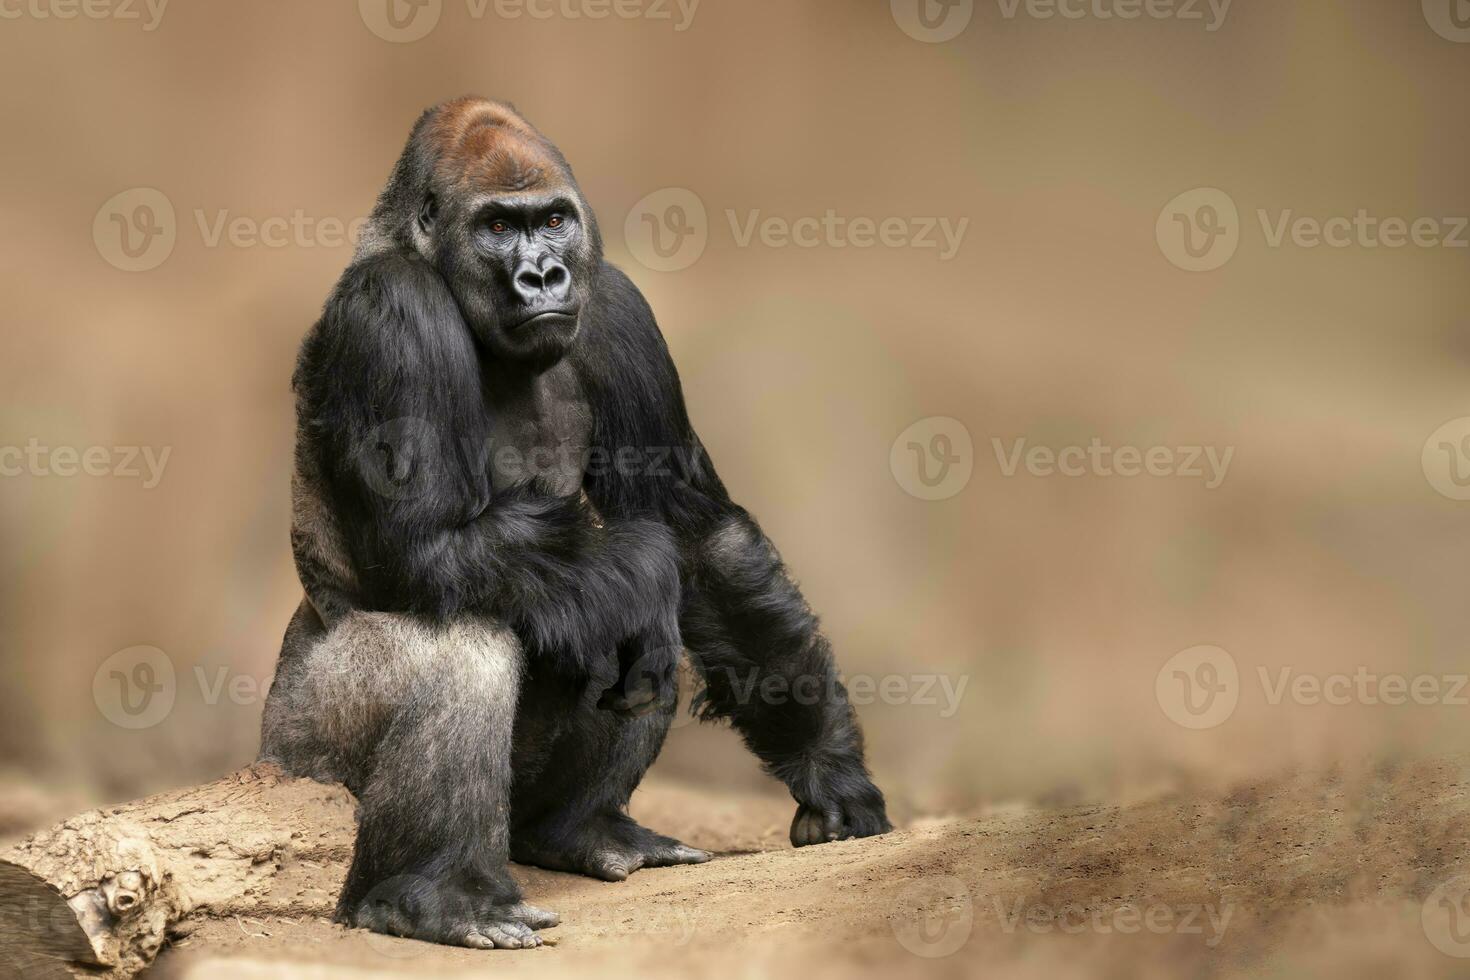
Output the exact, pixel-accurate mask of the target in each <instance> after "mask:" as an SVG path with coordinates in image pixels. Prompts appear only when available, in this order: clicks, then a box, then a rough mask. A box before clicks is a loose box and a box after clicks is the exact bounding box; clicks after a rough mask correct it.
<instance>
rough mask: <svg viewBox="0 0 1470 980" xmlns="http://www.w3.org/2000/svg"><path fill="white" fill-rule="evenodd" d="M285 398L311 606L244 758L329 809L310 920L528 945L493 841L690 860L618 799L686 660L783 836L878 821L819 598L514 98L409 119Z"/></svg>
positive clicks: (637, 862)
mask: <svg viewBox="0 0 1470 980" xmlns="http://www.w3.org/2000/svg"><path fill="white" fill-rule="evenodd" d="M293 389H294V391H295V393H296V404H297V445H296V456H295V472H294V475H293V481H292V490H293V521H292V532H291V544H292V550H293V554H294V557H295V562H296V568H297V572H298V574H299V576H300V579H301V584H302V587H303V591H304V593H305V597H304V598H303V600H302V602H301V604H300V606H299V607H298V608H297V610H296V613H295V615H294V616H293V618H292V619H291V622H290V625H289V626H288V627H287V629H286V635H285V639H284V642H283V644H282V647H281V653H280V658H279V660H278V663H277V666H276V673H275V679H274V681H273V684H272V688H271V691H270V695H269V697H268V699H267V703H266V708H265V716H264V721H263V726H262V729H263V730H262V738H261V758H262V759H263V760H265V761H270V762H274V763H276V764H278V765H280V766H281V767H282V768H283V769H285V770H286V771H287V772H289V773H292V774H295V775H299V776H307V777H311V778H314V779H318V780H322V781H328V782H340V783H344V784H345V785H346V786H347V787H348V788H349V789H350V790H351V791H352V792H353V793H354V794H355V796H356V797H357V800H358V813H357V822H358V828H357V838H356V842H355V845H354V849H353V857H352V864H351V868H350V869H349V871H348V875H347V880H346V883H345V884H344V886H343V889H342V893H341V896H340V899H339V901H338V904H337V909H336V919H337V921H339V922H342V923H345V924H347V925H350V926H355V927H362V928H367V929H372V930H376V931H379V932H384V933H388V934H392V935H398V936H408V937H414V938H418V939H423V940H428V941H431V942H439V943H447V944H451V945H464V946H470V947H475V948H484V949H489V948H501V949H507V948H508V949H520V948H533V947H536V946H538V945H540V944H541V938H540V937H539V936H538V935H537V933H536V930H539V929H543V928H545V927H548V926H551V925H554V924H556V922H557V918H556V916H555V915H554V914H553V913H551V912H547V911H544V910H541V909H539V908H536V907H535V906H532V905H528V904H526V903H525V902H524V901H522V898H521V894H520V891H519V888H518V887H517V885H516V883H515V881H514V880H513V879H512V877H511V875H510V873H509V871H508V866H507V862H509V861H512V860H513V861H517V862H521V863H524V864H532V865H538V866H541V867H544V868H551V869H557V870H561V871H569V872H575V873H580V874H585V875H591V876H593V877H596V878H601V879H605V880H609V881H616V880H621V879H623V878H626V877H627V876H628V875H629V874H631V873H632V872H634V871H635V870H637V869H639V868H645V867H657V866H663V865H675V864H692V863H698V862H702V861H707V860H709V858H710V855H709V854H708V853H706V852H704V851H700V850H697V849H695V848H692V847H688V846H686V845H684V844H682V843H680V842H679V841H677V840H673V839H672V838H669V837H665V836H662V835H660V834H657V833H654V832H653V831H651V830H648V829H647V828H644V827H642V826H640V825H638V824H637V823H635V822H634V821H633V820H632V819H631V818H630V817H629V816H628V815H627V813H626V808H627V804H628V800H629V798H630V796H631V795H632V793H633V790H634V789H635V788H636V787H637V786H638V783H639V781H640V780H641V779H642V778H643V775H644V773H645V772H646V771H647V770H648V767H649V766H650V765H651V764H652V763H653V760H654V758H655V757H656V756H657V755H658V752H659V749H660V747H661V746H662V744H663V741H664V738H665V736H666V734H667V733H668V730H669V725H670V721H671V719H672V717H673V714H674V711H675V702H676V700H677V699H676V693H677V674H676V669H677V667H678V665H679V663H680V658H681V657H682V656H684V655H686V654H687V656H688V659H689V661H690V662H691V664H692V666H693V667H694V669H695V670H696V671H697V673H698V676H699V679H700V681H701V690H700V692H699V695H698V697H697V699H696V710H697V711H698V712H699V714H700V716H701V717H702V718H705V719H721V720H726V721H728V722H729V723H730V724H732V725H733V726H734V728H735V729H736V730H737V731H738V732H739V734H740V735H741V737H742V738H743V740H744V741H745V744H746V745H747V746H748V747H749V748H750V750H751V751H752V752H754V753H755V755H756V756H757V757H758V758H759V759H760V760H761V762H762V764H763V765H764V767H765V769H766V771H767V772H769V773H770V774H771V775H772V776H774V777H775V778H777V779H779V780H781V781H782V782H783V783H785V784H786V786H787V787H788V788H789V789H790V791H791V795H792V796H793V797H794V798H795V800H796V804H797V810H796V816H795V818H794V820H793V822H792V826H791V842H792V843H793V844H794V845H796V846H798V847H800V846H804V845H809V844H817V843H821V842H824V841H831V840H838V839H843V838H848V837H866V836H870V835H874V834H880V833H884V832H886V831H888V830H890V829H891V826H890V824H889V822H888V818H887V815H886V811H885V804H884V799H883V795H882V793H880V792H879V790H878V789H877V787H876V786H874V785H873V782H872V779H871V778H870V776H869V773H868V770H867V768H866V764H865V762H864V759H863V740H862V735H861V732H860V731H859V728H858V725H857V720H856V718H855V716H854V713H853V710H852V708H851V706H850V704H849V703H848V699H847V694H846V692H845V690H844V689H843V687H842V685H841V684H840V683H839V681H838V679H837V674H836V668H835V666H834V663H833V658H832V653H831V648H830V645H829V643H828V641H827V640H826V638H825V637H823V635H822V634H821V632H820V631H819V629H818V625H817V619H816V617H815V616H814V615H813V613H812V611H811V609H810V608H809V607H808V605H807V603H806V601H805V600H804V599H803V598H802V596H801V593H800V592H799V591H798V590H797V587H796V585H795V584H794V583H793V581H792V579H791V577H790V576H789V575H788V573H787V571H786V569H785V567H784V566H783V564H782V561H781V558H780V556H779V555H778V554H777V552H776V549H775V548H774V547H773V546H772V544H771V542H770V541H769V540H768V539H767V538H766V536H765V534H764V533H762V531H761V528H760V526H759V525H758V524H757V523H756V522H755V520H754V519H753V518H752V517H751V516H750V514H748V513H747V512H746V511H745V510H743V509H742V508H741V507H739V506H738V505H737V504H735V503H734V502H733V501H732V500H731V499H730V496H729V494H728V493H727V492H726V490H725V486H724V484H723V483H722V482H721V481H720V478H719V476H717V475H716V473H715V470H714V468H713V466H712V465H711V463H710V460H709V457H708V455H707V454H706V452H705V450H704V447H703V445H702V444H701V443H700V441H699V437H698V436H696V435H695V433H694V430H693V428H692V427H691V426H690V423H689V418H688V414H687V412H686V410H685V406H684V397H683V393H682V391H681V389H680V385H679V377H678V374H677V373H676V372H675V369H674V365H673V362H672V361H671V359H670V357H669V352H668V348H667V347H666V345H665V343H664V340H663V337H662V335H661V334H660V333H659V329H658V325H657V324H656V323H655V321H654V317H653V313H652V311H651V310H650V309H649V307H648V304H647V302H646V301H645V300H644V298H643V296H642V295H641V294H640V293H639V292H638V290H637V288H635V287H634V286H633V284H632V282H631V281H630V280H629V279H628V277H627V276H625V275H624V274H623V273H622V272H621V271H619V270H618V269H616V268H614V267H613V266H611V265H609V264H608V263H607V262H605V261H604V260H603V256H602V240H601V237H600V235H599V233H598V228H597V221H596V218H595V217H594V216H593V214H592V210H591V209H590V208H589V207H588V206H587V203H586V201H585V200H584V199H583V197H582V194H581V192H580V190H579V189H578V187H577V183H576V181H575V180H574V178H573V176H572V171H571V168H570V167H569V166H568V165H567V162H566V160H565V159H564V158H563V156H562V154H561V153H560V152H559V151H558V150H557V149H556V147H555V146H553V145H552V144H551V143H550V142H549V141H548V140H547V139H546V138H545V137H544V136H542V135H541V133H540V132H538V131H537V130H536V129H535V128H533V127H532V126H531V124H530V123H528V122H527V121H526V120H525V119H524V118H522V117H521V116H520V115H519V113H517V112H516V111H515V109H514V108H513V107H511V106H510V105H508V104H505V103H501V102H495V101H490V100H486V99H479V98H463V99H458V100H455V101H451V102H447V103H445V104H443V105H440V106H437V107H435V108H433V109H430V110H429V111H428V112H426V113H425V114H424V115H423V116H422V117H421V118H420V119H419V120H418V122H417V124H416V125H415V126H414V128H413V132H412V135H411V136H410V137H409V140H408V145H407V147H406V148H405V149H404V151H403V154H402V156H401V157H400V159H399V161H398V163H397V166H396V167H395V168H394V170H393V173H392V175H391V177H390V178H389V180H388V184H387V186H386V188H385V189H384V190H383V193H382V195H381V196H380V198H379V199H378V202H377V205H376V207H375V208H374V210H373V212H372V215H371V217H370V220H369V222H368V225H367V227H366V229H365V231H364V234H363V236H362V238H361V240H360V241H359V244H358V247H357V250H356V253H355V255H354V257H353V261H352V264H351V265H350V266H349V267H348V269H347V270H346V272H344V273H343V275H342V277H341V279H340V280H339V281H338V282H337V284H336V287H335V288H334V289H333V291H332V294H331V296H330V297H329V298H328V300H327V302H326V305H325V307H324V309H323V312H322V315H321V318H320V319H319V320H318V322H317V323H316V325H315V326H314V327H313V328H312V329H311V331H310V332H309V333H308V335H307V337H306V339H305V341H304V343H303V345H302V349H301V353H300V358H299V361H298V364H297V368H296V373H295V376H294V379H293Z"/></svg>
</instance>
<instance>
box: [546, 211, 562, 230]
mask: <svg viewBox="0 0 1470 980" xmlns="http://www.w3.org/2000/svg"><path fill="white" fill-rule="evenodd" d="M565 223H566V222H565V219H563V218H562V216H561V215H559V214H553V215H552V216H551V217H549V218H547V219H546V227H548V228H560V227H561V226H562V225H563V224H565Z"/></svg>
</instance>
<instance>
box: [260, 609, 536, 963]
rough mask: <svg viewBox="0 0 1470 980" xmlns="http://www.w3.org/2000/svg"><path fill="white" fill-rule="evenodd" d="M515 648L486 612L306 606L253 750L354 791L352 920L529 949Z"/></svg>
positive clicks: (453, 940) (436, 938) (419, 935)
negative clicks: (327, 613) (520, 854)
mask: <svg viewBox="0 0 1470 980" xmlns="http://www.w3.org/2000/svg"><path fill="white" fill-rule="evenodd" d="M521 667H522V658H521V651H520V646H519V644H518V643H517V641H516V640H515V638H514V636H513V635H512V634H510V633H509V632H507V631H505V630H502V629H498V628H496V627H495V626H494V625H493V624H490V623H488V622H484V621H474V620H464V621H461V622H457V623H453V624H449V625H435V624H432V623H429V622H426V621H424V620H420V619H417V618H414V617H409V616H404V615H396V614H387V613H363V612H354V613H350V614H348V615H346V616H344V617H343V618H342V619H340V620H339V621H337V622H336V623H335V624H334V625H333V626H332V628H331V629H330V630H329V629H327V628H326V627H325V626H323V625H322V623H321V621H320V619H318V618H317V616H316V613H315V611H314V610H312V608H311V607H310V606H309V605H308V604H306V603H303V604H302V607H301V609H299V610H298V611H297V614H296V617H295V618H294V619H293V620H292V624H291V626H290V627H289V628H288V630H287V634H286V644H285V649H283V651H282V654H281V662H280V667H279V668H278V672H277V679H276V683H275V685H273V687H272V689H271V694H270V699H269V700H268V702H267V705H266V718H265V725H264V736H263V742H264V744H263V748H262V758H264V759H266V760H268V761H274V762H277V763H279V764H281V765H282V766H283V767H284V768H285V769H287V771H289V772H292V773H295V774H297V775H303V776H311V777H313V778H316V779H323V780H338V781H342V782H345V783H346V784H347V786H348V788H349V789H351V790H352V791H353V793H355V794H356V795H357V797H358V801H359V807H358V830H357V841H356V845H355V846H354V849H353V856H352V867H351V869H350V870H349V871H348V874H347V882H346V884H345V885H344V886H343V889H342V895H341V897H340V898H339V900H338V903H337V912H336V918H337V920H338V921H340V922H343V923H345V924H347V925H352V926H358V927H363V928H368V929H372V930H374V931H377V932H384V933H389V934H392V935H399V936H408V937H412V938H416V939H423V940H428V941H430V942H438V943H446V944H450V945H462V946H470V947H476V948H482V949H488V948H492V947H495V948H501V949H519V948H523V947H524V948H530V947H534V946H539V945H540V944H541V940H540V938H539V937H537V936H536V935H535V933H534V932H532V929H536V928H542V927H544V926H549V925H554V924H555V922H556V917H555V916H553V915H552V914H551V913H549V912H544V911H542V910H540V909H536V908H534V907H532V906H529V905H526V904H524V903H523V902H522V901H521V895H520V890H519V888H518V887H517V886H516V883H515V881H514V880H513V879H512V878H511V877H510V874H509V871H508V869H507V866H506V862H507V858H508V845H509V838H508V828H507V810H508V804H509V800H510V778H511V768H510V754H511V738H512V726H513V725H514V723H515V706H516V700H517V694H518V689H519V683H520V673H521Z"/></svg>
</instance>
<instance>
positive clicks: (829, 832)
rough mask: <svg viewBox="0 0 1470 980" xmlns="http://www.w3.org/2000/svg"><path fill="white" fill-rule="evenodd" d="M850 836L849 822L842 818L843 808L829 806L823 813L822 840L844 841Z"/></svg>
mask: <svg viewBox="0 0 1470 980" xmlns="http://www.w3.org/2000/svg"><path fill="white" fill-rule="evenodd" d="M847 836H848V832H847V821H846V820H845V819H844V818H843V816H842V808H841V807H837V806H829V807H827V808H826V809H825V810H823V811H822V839H823V840H828V841H834V840H842V839H843V838H845V837H847Z"/></svg>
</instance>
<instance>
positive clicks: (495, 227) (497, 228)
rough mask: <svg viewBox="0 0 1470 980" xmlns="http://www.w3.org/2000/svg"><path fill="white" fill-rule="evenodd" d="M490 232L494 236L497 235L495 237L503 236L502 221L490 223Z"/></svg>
mask: <svg viewBox="0 0 1470 980" xmlns="http://www.w3.org/2000/svg"><path fill="white" fill-rule="evenodd" d="M490 230H491V231H493V232H495V234H497V235H504V234H505V232H506V226H505V222H504V221H492V222H490Z"/></svg>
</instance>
